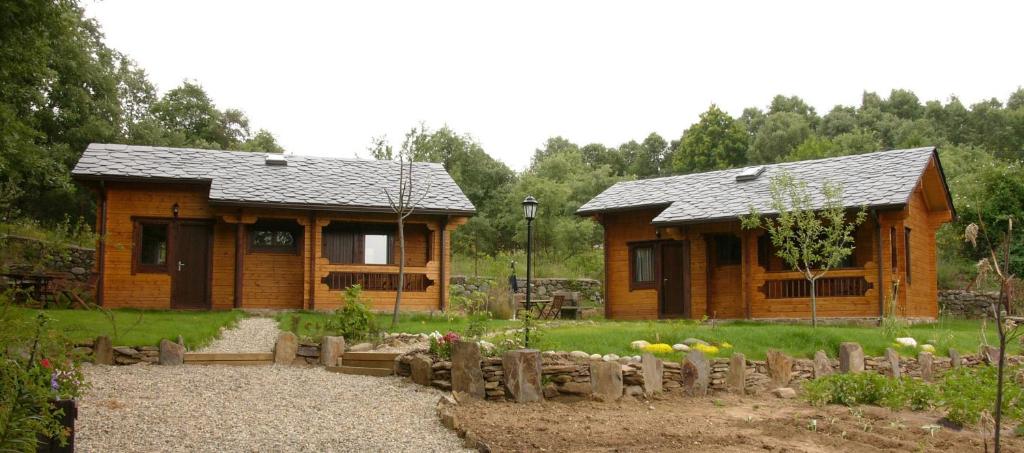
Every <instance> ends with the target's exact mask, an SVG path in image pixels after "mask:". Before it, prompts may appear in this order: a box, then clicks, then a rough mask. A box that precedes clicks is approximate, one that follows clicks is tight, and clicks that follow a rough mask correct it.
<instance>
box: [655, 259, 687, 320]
mask: <svg viewBox="0 0 1024 453" xmlns="http://www.w3.org/2000/svg"><path fill="white" fill-rule="evenodd" d="M660 255H661V263H660V264H661V266H660V277H661V291H659V294H660V295H661V315H662V316H663V317H666V318H676V317H682V318H689V317H690V242H689V241H672V242H664V243H662V244H661V253H660Z"/></svg>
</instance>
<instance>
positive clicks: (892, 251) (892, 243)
mask: <svg viewBox="0 0 1024 453" xmlns="http://www.w3.org/2000/svg"><path fill="white" fill-rule="evenodd" d="M889 255H890V258H892V269H891V270H892V272H896V267H897V266H899V264H898V263H897V260H896V227H890V228H889Z"/></svg>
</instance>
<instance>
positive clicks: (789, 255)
mask: <svg viewBox="0 0 1024 453" xmlns="http://www.w3.org/2000/svg"><path fill="white" fill-rule="evenodd" d="M770 192H771V198H772V201H771V210H772V211H774V212H772V213H769V214H770V215H763V214H761V213H759V212H757V210H756V209H755V208H754V207H753V206H751V207H750V214H748V215H746V216H743V217H741V218H740V221H741V223H742V225H743V228H744V229H755V228H764V229H765V230H766V231H767V232H768V235H769V237H770V238H771V241H772V245H773V246H775V250H776V254H777V255H778V256H779V258H782V260H783V261H785V262H786V264H788V265H789V266H790V267H792V268H793V269H795V270H797V271H798V272H800V273H801V274H803V276H804V278H806V279H807V281H808V283H809V284H810V293H811V325H812V326H814V327H817V325H818V307H817V302H818V301H817V294H816V291H815V290H816V287H815V285H816V283H817V281H818V280H819V279H821V278H822V277H824V276H825V274H827V273H828V271H829V270H830V269H833V268H835V267H836V266H839V265H840V264H841V263H842V262H843V261H844V260H846V258H847V257H849V256H850V255H851V254H853V250H854V236H853V233H854V231H855V230H856V229H857V226H858V225H860V224H862V223H864V219H865V218H866V217H867V210H866V209H865V208H863V207H862V208H861V209H860V210H859V211H857V213H856V214H854V215H853V217H852V218H849V217H848V215H847V209H846V206H845V205H844V204H843V189H842V186H839V185H836V184H832V183H829V182H826V183H825V184H824V185H823V186H822V189H821V192H822V195H823V196H824V203H823V204H822V205H821V206H818V205H817V204H816V203H815V201H814V197H813V196H812V195H811V192H810V191H809V190H808V188H807V182H806V181H801V180H798V179H796V178H794V177H793V176H792V175H791V174H789V173H782V174H779V175H777V176H774V177H772V179H771V183H770Z"/></svg>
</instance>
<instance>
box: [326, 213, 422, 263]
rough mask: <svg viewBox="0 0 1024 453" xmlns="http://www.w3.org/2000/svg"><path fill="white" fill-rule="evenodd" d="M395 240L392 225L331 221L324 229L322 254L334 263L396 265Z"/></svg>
mask: <svg viewBox="0 0 1024 453" xmlns="http://www.w3.org/2000/svg"><path fill="white" fill-rule="evenodd" d="M407 239H408V238H407ZM395 242H396V235H395V232H394V228H393V227H391V226H387V225H369V224H365V225H363V224H342V223H339V224H331V225H328V226H326V227H324V229H323V239H322V247H321V249H322V250H321V253H322V255H323V256H324V257H325V258H327V260H328V261H329V262H330V263H331V264H376V265H386V264H395V247H396V245H395ZM406 245H407V246H408V241H407V243H406Z"/></svg>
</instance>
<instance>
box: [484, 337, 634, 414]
mask: <svg viewBox="0 0 1024 453" xmlns="http://www.w3.org/2000/svg"><path fill="white" fill-rule="evenodd" d="M616 366H617V365H616ZM501 368H502V370H503V371H504V372H505V387H506V388H507V389H508V392H509V393H510V394H511V395H512V400H513V401H515V402H517V403H529V402H534V401H540V400H541V399H542V398H543V396H544V395H543V393H542V389H541V383H540V375H541V360H540V351H538V350H536V349H517V350H514V351H507V352H505V354H503V355H502V356H501Z"/></svg>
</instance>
